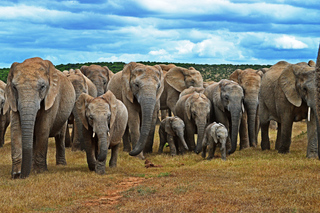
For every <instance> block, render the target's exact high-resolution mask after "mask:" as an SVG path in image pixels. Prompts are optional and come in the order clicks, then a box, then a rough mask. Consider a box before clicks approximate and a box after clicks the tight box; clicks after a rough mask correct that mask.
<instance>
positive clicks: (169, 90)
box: [160, 67, 203, 112]
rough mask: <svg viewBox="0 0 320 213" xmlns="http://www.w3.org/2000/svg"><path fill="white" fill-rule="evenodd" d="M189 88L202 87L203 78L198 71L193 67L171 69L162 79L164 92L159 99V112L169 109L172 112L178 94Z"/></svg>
mask: <svg viewBox="0 0 320 213" xmlns="http://www.w3.org/2000/svg"><path fill="white" fill-rule="evenodd" d="M190 86H193V87H203V78H202V76H201V73H200V72H199V71H197V70H196V69H194V68H193V67H190V68H189V69H186V68H182V67H173V68H171V69H170V70H169V71H168V72H167V74H166V75H165V78H164V90H163V93H162V95H161V97H160V108H161V110H166V109H169V110H170V111H171V112H173V111H174V108H175V105H176V103H177V101H178V99H179V95H180V93H181V92H182V91H183V90H184V89H187V88H189V87H190Z"/></svg>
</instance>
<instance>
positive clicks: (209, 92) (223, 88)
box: [204, 79, 244, 154]
mask: <svg viewBox="0 0 320 213" xmlns="http://www.w3.org/2000/svg"><path fill="white" fill-rule="evenodd" d="M204 94H205V95H206V96H207V97H208V98H209V99H210V100H211V101H212V103H213V109H214V120H216V121H217V122H221V123H223V124H224V125H225V126H226V127H227V128H228V130H229V132H230V134H229V136H230V138H231V149H230V150H228V154H231V153H233V152H235V150H236V148H237V136H238V133H239V126H240V121H241V117H242V113H243V110H244V106H243V98H244V94H243V89H242V87H241V86H240V85H239V84H238V83H236V82H234V81H232V80H227V79H223V80H221V81H220V82H218V83H214V84H211V85H209V86H208V87H207V88H206V89H205V92H204Z"/></svg>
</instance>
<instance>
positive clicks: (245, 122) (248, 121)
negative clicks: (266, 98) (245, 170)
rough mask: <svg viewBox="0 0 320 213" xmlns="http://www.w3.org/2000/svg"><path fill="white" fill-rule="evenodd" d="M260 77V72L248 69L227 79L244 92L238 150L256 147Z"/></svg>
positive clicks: (239, 70)
mask: <svg viewBox="0 0 320 213" xmlns="http://www.w3.org/2000/svg"><path fill="white" fill-rule="evenodd" d="M262 76H263V72H262V71H257V70H253V69H250V68H249V69H245V70H241V69H237V70H235V71H234V72H233V73H232V74H231V75H230V77H229V79H230V80H233V81H235V82H237V83H238V84H239V85H240V86H241V87H242V89H243V91H244V100H243V104H244V109H245V111H244V113H243V116H242V120H241V124H240V149H243V148H246V147H248V146H249V145H250V147H256V146H257V141H258V140H257V135H258V130H259V115H258V105H259V101H258V97H259V91H260V85H261V78H262ZM248 136H249V138H248ZM248 139H249V140H248ZM248 142H249V144H248Z"/></svg>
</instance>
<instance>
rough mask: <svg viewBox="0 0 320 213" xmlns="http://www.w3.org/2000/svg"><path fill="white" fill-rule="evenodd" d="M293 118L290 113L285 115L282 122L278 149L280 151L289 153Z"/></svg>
mask: <svg viewBox="0 0 320 213" xmlns="http://www.w3.org/2000/svg"><path fill="white" fill-rule="evenodd" d="M292 125H293V119H292V118H291V117H289V115H285V116H284V119H283V121H282V122H281V143H280V148H279V150H278V152H279V153H283V154H285V153H289V149H290V145H291V135H292Z"/></svg>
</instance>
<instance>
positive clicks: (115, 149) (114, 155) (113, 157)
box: [109, 143, 120, 167]
mask: <svg viewBox="0 0 320 213" xmlns="http://www.w3.org/2000/svg"><path fill="white" fill-rule="evenodd" d="M119 146H120V143H119V144H118V145H115V146H113V147H112V148H111V158H110V161H109V167H117V160H118V154H119Z"/></svg>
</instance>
